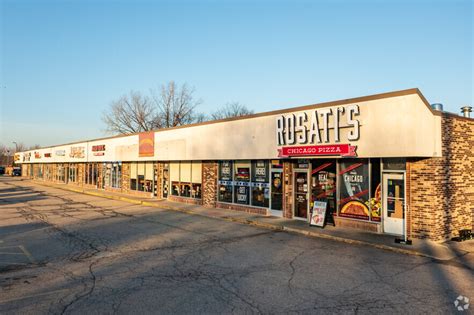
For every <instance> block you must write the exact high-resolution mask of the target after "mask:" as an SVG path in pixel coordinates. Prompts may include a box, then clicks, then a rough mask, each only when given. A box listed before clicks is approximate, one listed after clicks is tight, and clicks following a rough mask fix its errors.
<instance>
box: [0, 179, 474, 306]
mask: <svg viewBox="0 0 474 315" xmlns="http://www.w3.org/2000/svg"><path fill="white" fill-rule="evenodd" d="M0 288H1V294H0V313H2V314H5V313H7V314H8V313H11V314H20V313H21V314H25V313H55V314H56V313H76V314H79V313H120V314H125V313H171V312H172V313H244V312H245V313H287V312H296V313H315V312H318V313H357V312H363V313H380V312H386V313H401V312H407V313H453V312H456V309H455V308H454V304H453V303H454V300H455V299H456V298H457V297H458V296H459V295H463V296H467V297H471V298H474V296H472V292H474V276H473V270H472V269H470V267H469V266H468V265H467V264H463V261H462V257H461V259H458V260H454V261H447V262H441V261H436V260H433V259H429V258H423V257H417V256H411V255H403V254H398V253H393V252H388V251H383V250H379V249H376V248H372V247H363V246H358V245H351V244H346V243H341V242H335V241H332V240H325V239H315V238H309V237H304V236H301V235H293V234H290V233H285V232H278V231H272V230H266V229H261V228H257V227H254V226H249V225H243V224H238V223H232V222H226V221H221V220H217V219H211V218H204V217H200V216H194V215H189V214H185V213H181V212H175V211H170V210H165V209H157V208H150V207H144V206H142V205H133V204H130V203H126V202H122V201H115V200H109V199H104V198H100V197H95V196H89V195H83V194H79V193H74V192H70V191H64V190H60V189H56V188H51V187H45V186H41V185H38V184H35V183H32V182H30V181H24V180H20V179H18V178H9V177H0ZM470 295H471V296H470ZM471 300H472V299H471Z"/></svg>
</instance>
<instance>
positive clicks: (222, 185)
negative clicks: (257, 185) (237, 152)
mask: <svg viewBox="0 0 474 315" xmlns="http://www.w3.org/2000/svg"><path fill="white" fill-rule="evenodd" d="M232 173H233V172H232V161H221V162H219V183H218V184H219V193H218V200H219V201H222V202H229V203H230V202H232V186H233V181H232V179H233V178H232Z"/></svg>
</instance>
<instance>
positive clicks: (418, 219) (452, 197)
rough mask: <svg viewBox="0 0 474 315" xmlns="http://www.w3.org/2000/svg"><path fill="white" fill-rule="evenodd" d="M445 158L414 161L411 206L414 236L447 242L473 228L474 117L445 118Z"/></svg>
mask: <svg viewBox="0 0 474 315" xmlns="http://www.w3.org/2000/svg"><path fill="white" fill-rule="evenodd" d="M442 144H443V152H442V153H443V157H441V158H428V159H416V160H410V161H409V163H408V164H409V166H408V178H409V186H408V187H409V196H408V198H409V208H411V220H412V225H411V230H412V233H413V237H416V238H429V239H432V240H435V241H443V240H447V239H450V238H451V237H453V236H457V235H458V231H459V230H460V229H472V228H473V218H474V152H473V150H472V148H473V147H474V120H473V119H465V118H462V117H457V116H454V115H448V114H445V115H443V117H442Z"/></svg>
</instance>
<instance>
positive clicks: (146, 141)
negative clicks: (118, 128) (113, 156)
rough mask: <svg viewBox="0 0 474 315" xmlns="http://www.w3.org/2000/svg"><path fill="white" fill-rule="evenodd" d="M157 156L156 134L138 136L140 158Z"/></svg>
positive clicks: (147, 133)
mask: <svg viewBox="0 0 474 315" xmlns="http://www.w3.org/2000/svg"><path fill="white" fill-rule="evenodd" d="M154 155H155V132H154V131H150V132H143V133H140V134H139V135H138V156H139V157H149V156H154Z"/></svg>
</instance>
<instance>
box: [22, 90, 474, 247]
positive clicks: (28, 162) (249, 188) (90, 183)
mask: <svg viewBox="0 0 474 315" xmlns="http://www.w3.org/2000/svg"><path fill="white" fill-rule="evenodd" d="M473 142H474V119H471V118H464V117H460V116H457V115H454V114H449V113H445V112H440V111H435V110H433V109H432V108H431V107H430V105H429V104H428V103H427V101H426V100H425V99H424V97H423V95H422V94H421V93H420V92H419V91H418V90H417V89H412V90H405V91H398V92H392V93H386V94H379V95H373V96H368V97H361V98H355V99H349V100H343V101H336V102H329V103H324V104H316V105H310V106H303V107H297V108H292V109H287V110H280V111H274V112H269V113H262V114H256V115H251V116H247V117H241V118H235V119H227V120H221V121H213V122H207V123H202V124H196V125H189V126H184V127H177V128H171V129H166V130H158V131H153V132H146V133H140V134H133V135H126V136H120V137H112V138H104V139H97V140H92V141H85V142H80V143H74V144H68V145H61V146H55V147H49V148H42V149H38V150H33V151H27V152H21V153H19V154H18V155H17V157H16V159H17V163H20V164H22V167H23V175H25V176H28V177H32V178H35V179H39V180H45V181H52V182H59V183H65V184H69V185H79V186H84V187H89V188H96V189H104V190H111V191H117V192H122V193H127V194H132V195H139V196H146V197H151V198H158V199H169V200H173V201H178V202H186V203H193V204H202V205H204V206H207V207H217V208H225V209H232V210H239V211H247V212H252V213H258V214H263V215H274V216H281V217H285V218H292V219H295V220H305V221H307V220H309V217H310V213H311V211H312V209H313V205H314V202H315V201H323V202H325V204H326V207H327V208H326V212H327V214H326V217H327V222H328V223H334V224H335V225H336V226H349V227H354V228H360V229H365V230H368V231H372V232H378V233H386V234H393V235H397V236H408V237H411V238H430V239H433V240H437V241H438V240H445V239H448V238H450V237H453V236H456V235H457V233H459V230H462V229H472V225H473V217H474V184H473V183H474V175H473V174H474V170H473V168H474V154H473V153H472V145H473Z"/></svg>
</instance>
